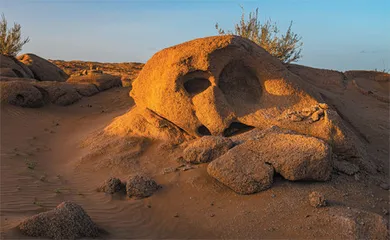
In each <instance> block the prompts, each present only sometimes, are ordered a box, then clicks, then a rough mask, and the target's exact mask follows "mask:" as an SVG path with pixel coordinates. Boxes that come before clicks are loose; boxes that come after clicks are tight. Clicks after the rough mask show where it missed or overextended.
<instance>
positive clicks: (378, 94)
mask: <svg viewBox="0 0 390 240" xmlns="http://www.w3.org/2000/svg"><path fill="white" fill-rule="evenodd" d="M352 82H353V85H354V86H355V87H356V88H357V89H358V90H359V92H361V93H363V94H364V95H370V96H373V97H375V98H376V99H378V100H379V101H382V102H387V103H388V102H390V97H389V87H390V82H389V81H381V82H378V81H374V80H371V79H370V78H355V79H354V80H352Z"/></svg>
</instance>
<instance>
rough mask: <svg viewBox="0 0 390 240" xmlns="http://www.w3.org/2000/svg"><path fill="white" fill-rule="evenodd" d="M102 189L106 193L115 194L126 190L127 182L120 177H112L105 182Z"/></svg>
mask: <svg viewBox="0 0 390 240" xmlns="http://www.w3.org/2000/svg"><path fill="white" fill-rule="evenodd" d="M102 190H103V191H104V192H106V193H110V194H114V193H116V192H121V191H124V190H125V184H123V183H122V182H121V180H120V179H119V178H114V177H111V178H109V179H107V180H106V181H105V182H104V185H103V187H102Z"/></svg>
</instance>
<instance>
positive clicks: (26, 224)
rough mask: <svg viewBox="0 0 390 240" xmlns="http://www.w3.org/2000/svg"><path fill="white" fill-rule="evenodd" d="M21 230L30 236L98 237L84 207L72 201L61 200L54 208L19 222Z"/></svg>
mask: <svg viewBox="0 0 390 240" xmlns="http://www.w3.org/2000/svg"><path fill="white" fill-rule="evenodd" d="M18 228H19V229H20V230H21V232H22V233H23V234H25V235H27V236H30V237H39V238H53V239H76V238H82V237H87V238H91V237H98V236H99V229H98V227H97V226H96V224H95V223H94V222H92V220H91V218H90V217H89V216H88V214H87V213H86V212H85V211H84V209H83V208H82V207H81V206H79V205H77V204H76V203H73V202H62V203H61V204H59V205H58V206H57V207H56V208H55V209H53V210H50V211H47V212H43V213H39V214H37V215H34V216H32V217H30V218H27V219H26V220H24V221H23V222H21V223H20V224H19V226H18Z"/></svg>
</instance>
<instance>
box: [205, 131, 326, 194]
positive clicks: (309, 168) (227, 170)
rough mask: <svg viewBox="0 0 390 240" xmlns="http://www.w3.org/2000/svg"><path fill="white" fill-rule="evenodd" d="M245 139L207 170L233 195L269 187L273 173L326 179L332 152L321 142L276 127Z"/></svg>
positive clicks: (248, 135) (294, 177)
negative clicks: (233, 193)
mask: <svg viewBox="0 0 390 240" xmlns="http://www.w3.org/2000/svg"><path fill="white" fill-rule="evenodd" d="M246 137H247V140H246V141H245V142H244V143H241V144H240V145H239V146H236V147H234V148H232V149H231V150H229V151H228V152H227V153H226V154H224V155H222V156H221V157H219V158H217V159H216V160H214V161H212V162H211V163H210V164H209V165H208V168H207V172H208V173H209V174H210V175H211V176H213V177H214V178H216V179H217V180H218V181H220V182H222V183H224V184H225V185H227V186H228V187H230V188H231V189H233V190H234V191H235V192H237V193H240V194H251V193H256V192H259V191H261V190H264V189H267V188H269V187H270V186H271V184H272V177H273V172H274V170H275V172H277V173H279V174H280V175H282V176H283V177H284V178H285V179H287V180H291V181H297V180H316V181H326V180H329V179H330V176H331V170H332V157H331V156H332V152H331V149H330V147H329V146H328V144H326V143H325V142H324V141H322V140H320V139H318V138H314V137H308V136H304V135H299V134H296V133H293V132H291V131H286V130H282V129H279V128H277V127H273V128H271V129H268V130H264V131H260V130H253V131H252V132H251V133H248V134H247V135H246ZM297 143H299V144H297Z"/></svg>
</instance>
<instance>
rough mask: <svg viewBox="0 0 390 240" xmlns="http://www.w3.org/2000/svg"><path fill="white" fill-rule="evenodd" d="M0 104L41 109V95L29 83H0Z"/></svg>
mask: <svg viewBox="0 0 390 240" xmlns="http://www.w3.org/2000/svg"><path fill="white" fill-rule="evenodd" d="M0 92H1V95H0V97H1V103H9V104H12V105H16V106H20V107H31V108H36V107H42V106H43V105H44V103H45V102H44V98H43V95H42V93H41V92H40V91H39V90H38V89H37V88H36V87H34V85H33V84H32V83H30V82H26V81H0Z"/></svg>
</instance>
